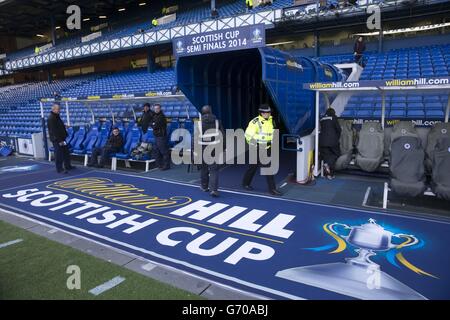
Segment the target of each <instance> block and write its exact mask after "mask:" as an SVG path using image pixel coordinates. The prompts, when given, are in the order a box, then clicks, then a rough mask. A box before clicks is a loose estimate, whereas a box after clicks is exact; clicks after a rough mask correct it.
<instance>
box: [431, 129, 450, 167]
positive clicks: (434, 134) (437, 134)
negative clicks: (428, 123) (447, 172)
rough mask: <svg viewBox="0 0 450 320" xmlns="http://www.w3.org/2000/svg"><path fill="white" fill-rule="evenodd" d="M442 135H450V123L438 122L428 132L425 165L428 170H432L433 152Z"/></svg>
mask: <svg viewBox="0 0 450 320" xmlns="http://www.w3.org/2000/svg"><path fill="white" fill-rule="evenodd" d="M441 137H450V123H444V122H438V123H436V124H435V125H434V126H433V128H431V131H430V133H428V139H427V141H428V142H427V148H426V149H425V153H426V158H425V167H426V169H427V171H428V172H431V171H432V166H433V154H434V151H435V147H436V144H437V141H438V139H440V138H441Z"/></svg>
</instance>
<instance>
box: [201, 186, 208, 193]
mask: <svg viewBox="0 0 450 320" xmlns="http://www.w3.org/2000/svg"><path fill="white" fill-rule="evenodd" d="M200 189H201V190H202V191H203V192H209V188H203V187H200Z"/></svg>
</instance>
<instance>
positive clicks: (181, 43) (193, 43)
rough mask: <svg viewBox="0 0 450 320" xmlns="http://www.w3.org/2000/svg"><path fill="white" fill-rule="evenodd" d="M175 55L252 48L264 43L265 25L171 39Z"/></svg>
mask: <svg viewBox="0 0 450 320" xmlns="http://www.w3.org/2000/svg"><path fill="white" fill-rule="evenodd" d="M172 43H173V52H174V53H175V55H176V56H177V57H184V56H192V55H200V54H207V53H217V52H225V51H232V50H241V49H252V48H258V47H264V46H265V45H266V33H265V25H264V24H257V25H252V26H244V27H240V28H233V29H225V30H219V31H213V32H207V33H202V34H195V35H189V36H185V37H181V38H176V39H174V40H173V42H172Z"/></svg>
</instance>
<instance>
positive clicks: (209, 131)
mask: <svg viewBox="0 0 450 320" xmlns="http://www.w3.org/2000/svg"><path fill="white" fill-rule="evenodd" d="M197 125H198V144H199V145H201V146H202V155H203V158H202V164H201V189H202V190H203V191H205V192H208V191H210V190H211V193H210V194H211V196H213V197H218V196H219V193H218V191H217V189H218V187H219V165H220V161H218V160H219V157H220V156H221V155H219V154H216V152H215V151H216V149H214V150H212V152H211V153H210V155H211V156H212V157H214V161H208V162H205V159H204V156H205V155H204V154H203V151H204V150H205V148H206V147H207V146H214V145H217V144H220V143H221V139H222V138H223V127H222V124H221V123H220V121H219V120H218V119H217V118H216V116H215V115H214V114H213V113H212V110H211V106H209V105H206V106H204V107H203V108H202V116H201V118H200V121H198V122H197ZM220 152H222V150H220Z"/></svg>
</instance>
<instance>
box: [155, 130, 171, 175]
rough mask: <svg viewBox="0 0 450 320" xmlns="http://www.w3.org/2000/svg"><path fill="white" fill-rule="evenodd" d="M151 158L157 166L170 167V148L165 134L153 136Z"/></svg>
mask: <svg viewBox="0 0 450 320" xmlns="http://www.w3.org/2000/svg"><path fill="white" fill-rule="evenodd" d="M152 152H153V158H154V159H155V162H156V165H157V166H158V167H159V168H164V169H168V168H170V150H169V145H168V144H167V136H163V137H155V144H154V146H153V151H152Z"/></svg>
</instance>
